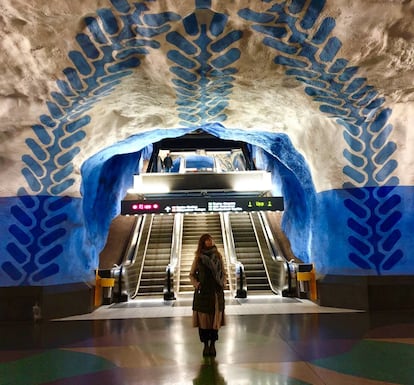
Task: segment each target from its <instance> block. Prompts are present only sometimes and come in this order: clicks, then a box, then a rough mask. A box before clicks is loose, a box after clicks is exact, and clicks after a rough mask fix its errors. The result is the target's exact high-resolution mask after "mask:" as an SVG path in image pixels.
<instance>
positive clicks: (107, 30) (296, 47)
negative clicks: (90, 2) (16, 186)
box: [1, 0, 403, 285]
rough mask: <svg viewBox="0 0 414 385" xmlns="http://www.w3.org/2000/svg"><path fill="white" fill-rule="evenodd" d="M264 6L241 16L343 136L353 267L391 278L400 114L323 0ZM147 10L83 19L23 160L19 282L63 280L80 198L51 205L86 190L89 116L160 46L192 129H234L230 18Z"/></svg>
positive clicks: (204, 5)
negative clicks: (83, 161)
mask: <svg viewBox="0 0 414 385" xmlns="http://www.w3.org/2000/svg"><path fill="white" fill-rule="evenodd" d="M264 2H265V3H267V4H268V5H269V6H268V10H267V11H266V12H261V13H258V12H256V11H254V9H252V8H245V9H241V10H239V12H238V16H239V17H240V18H241V19H243V20H245V21H248V22H249V23H250V24H251V29H252V31H253V32H254V33H256V34H261V35H263V36H264V37H263V40H262V44H263V45H264V46H266V47H267V48H268V49H269V50H272V51H274V52H275V56H274V59H273V61H274V63H275V64H276V65H277V66H282V67H283V68H284V69H285V74H286V76H291V77H294V78H295V79H297V80H298V81H300V82H301V83H302V84H303V86H304V92H305V93H306V94H307V95H308V96H309V97H311V98H312V99H313V100H314V101H315V102H317V103H319V109H320V111H321V112H323V113H325V114H327V115H328V116H330V117H332V118H333V119H336V120H337V122H338V123H339V124H340V125H342V126H343V127H344V132H343V135H344V139H345V142H346V144H347V146H348V147H347V148H345V149H344V151H343V155H344V158H345V159H346V161H347V162H348V164H347V165H346V166H345V167H344V169H343V173H344V175H345V176H346V177H347V178H348V181H347V182H346V183H344V185H343V188H344V189H345V190H346V191H348V193H349V197H348V199H346V200H345V201H344V205H345V208H346V209H347V210H348V212H349V213H350V217H349V219H348V223H347V225H348V227H349V229H350V231H351V232H353V235H351V236H349V238H348V242H349V244H350V246H351V247H352V248H353V249H354V251H353V252H351V253H350V254H349V259H350V261H351V262H352V263H354V264H355V265H356V266H358V267H359V268H360V269H363V270H370V269H372V267H374V268H375V270H376V273H377V274H382V272H383V271H389V270H392V268H393V267H394V266H395V265H396V264H397V263H398V262H399V261H400V260H401V259H402V258H403V252H402V251H401V250H400V249H399V248H398V241H399V239H400V238H401V232H400V231H399V230H398V223H399V220H400V219H401V217H402V214H401V210H400V208H399V207H400V205H401V197H400V196H399V195H397V194H396V193H393V189H392V188H390V187H386V185H398V183H399V181H398V178H397V177H396V176H395V175H394V172H395V170H396V169H397V166H398V163H397V161H396V160H395V159H393V155H394V153H395V151H396V144H395V143H394V142H392V141H391V140H390V138H389V137H390V134H391V132H392V126H391V125H389V124H388V123H387V121H388V118H389V116H390V114H391V111H390V110H389V109H386V108H384V107H383V105H384V103H385V100H384V98H383V97H381V96H380V95H378V92H377V91H376V90H375V89H374V88H373V87H372V86H370V85H368V84H367V82H366V79H364V78H361V77H358V76H357V72H358V68H357V67H353V66H350V65H349V63H348V61H347V60H346V59H343V58H339V57H338V53H339V52H340V48H341V42H340V40H339V39H338V38H336V37H335V36H332V33H333V31H334V28H335V20H334V19H333V18H330V17H326V18H323V17H322V13H323V9H324V6H325V1H324V0H307V1H305V0H292V1H289V2H287V1H270V0H266V1H264ZM147 3H148V4H150V3H151V1H142V2H136V3H130V2H129V1H127V0H111V7H109V8H101V9H98V10H97V12H96V16H88V17H86V18H85V19H84V21H85V28H86V30H85V31H84V32H83V33H79V34H78V35H77V36H76V41H77V44H78V45H79V50H73V51H70V52H69V53H68V57H69V59H70V60H71V61H72V63H73V66H72V67H68V68H65V69H64V70H63V76H62V78H61V79H59V80H58V81H57V86H58V88H59V92H52V93H51V95H50V96H51V98H50V100H49V101H48V102H47V107H48V110H49V115H42V116H40V117H39V121H40V122H39V124H36V125H34V126H33V132H34V134H35V137H34V138H29V139H27V140H26V144H27V147H28V148H29V149H30V153H28V154H25V155H23V157H22V160H23V162H24V163H25V167H24V168H23V169H22V173H23V175H24V177H25V179H26V181H27V189H26V188H21V189H20V190H19V191H18V196H19V197H20V203H19V204H17V205H15V206H13V207H11V209H10V213H11V217H12V218H14V221H15V223H14V224H12V225H11V226H10V227H9V232H10V234H11V235H12V237H13V239H14V241H13V242H10V243H9V244H8V245H7V251H8V253H9V255H10V259H9V260H8V261H6V262H4V263H3V264H2V265H1V268H2V270H3V271H4V272H5V273H6V274H7V275H8V276H9V277H10V278H11V279H13V280H14V281H15V282H17V283H18V284H20V285H23V284H28V283H36V282H41V281H42V280H43V279H45V278H47V277H50V276H52V275H55V274H58V273H59V264H58V263H57V262H56V261H57V260H58V258H59V255H60V254H61V253H62V252H63V245H64V242H65V237H67V236H68V234H67V233H66V230H65V228H64V222H65V220H66V216H65V213H64V209H65V207H66V206H67V204H69V202H70V201H71V199H72V198H69V197H64V198H62V197H60V198H56V199H55V198H53V199H52V201H50V199H47V198H46V196H51V197H55V196H62V195H64V194H65V191H67V190H68V189H69V188H70V187H71V186H72V185H73V184H74V183H75V180H74V178H73V176H72V174H73V160H74V159H75V157H76V156H77V155H78V154H79V152H80V149H81V145H82V142H83V141H84V140H86V132H85V130H84V128H85V126H87V125H88V124H89V123H90V116H88V115H87V113H88V111H89V110H90V109H91V108H92V107H93V106H94V105H95V104H96V103H97V102H98V101H99V100H101V99H102V98H103V97H105V96H107V95H109V94H111V92H112V91H113V90H114V89H115V88H116V87H117V86H118V85H119V84H120V83H121V82H122V81H123V79H125V78H126V77H128V76H129V75H131V74H132V73H133V71H134V70H135V69H136V68H138V67H139V66H140V64H141V60H142V58H143V57H144V56H145V55H148V54H150V53H151V51H152V50H157V49H159V48H160V42H159V39H165V40H164V41H163V42H164V43H165V44H169V45H170V47H171V49H169V51H168V53H167V55H168V59H169V60H170V62H171V66H170V71H171V73H172V75H173V79H172V83H173V86H174V87H175V91H176V98H177V100H176V103H177V112H178V114H179V117H180V119H181V123H182V124H183V125H184V126H188V127H191V126H201V125H203V124H206V123H209V122H224V121H225V120H226V114H225V109H226V107H227V106H228V101H229V98H230V97H231V92H232V87H233V85H232V83H233V81H234V78H233V75H234V74H236V73H237V66H236V63H237V61H238V60H239V59H240V57H241V56H242V54H243V53H242V52H241V51H240V50H239V49H238V48H236V47H234V46H233V45H234V43H236V42H237V41H239V40H240V39H241V38H242V35H243V34H242V31H238V30H233V31H226V26H227V21H228V20H227V16H226V15H224V14H220V13H216V12H214V11H213V10H212V9H211V1H205V0H204V1H201V0H196V1H195V9H196V10H197V11H198V13H197V12H194V13H192V14H190V15H187V16H185V17H184V18H183V17H182V16H181V15H178V14H176V13H173V12H164V13H157V14H152V13H151V12H150V7H148V6H147ZM200 10H202V11H203V12H208V13H209V14H210V16H211V18H210V20H211V22H210V24H209V25H206V24H203V23H202V22H201V21H200V20H198V16H197V15H198V14H199V12H200ZM174 23H182V26H183V28H184V30H185V31H186V35H185V36H183V35H182V34H180V33H179V32H177V29H175V28H174V29H173V28H172V26H173V25H174ZM196 100H197V101H196ZM34 194H35V195H34Z"/></svg>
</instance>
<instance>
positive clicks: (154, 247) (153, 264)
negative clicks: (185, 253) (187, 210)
mask: <svg viewBox="0 0 414 385" xmlns="http://www.w3.org/2000/svg"><path fill="white" fill-rule="evenodd" d="M173 224H174V216H173V215H155V216H154V217H153V221H152V226H151V234H150V236H149V238H148V243H147V247H146V252H145V256H144V259H143V266H142V272H141V276H140V280H139V288H138V295H139V296H141V295H161V294H162V293H163V290H164V284H165V269H166V266H167V265H168V264H169V262H170V256H171V243H172V233H173Z"/></svg>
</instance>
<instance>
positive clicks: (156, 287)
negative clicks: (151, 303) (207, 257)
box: [119, 213, 290, 298]
mask: <svg viewBox="0 0 414 385" xmlns="http://www.w3.org/2000/svg"><path fill="white" fill-rule="evenodd" d="M226 216H227V218H228V221H227V222H226V221H224V219H223V218H224V217H226ZM181 218H182V219H181V220H180V221H177V219H178V218H176V216H174V215H155V214H151V215H142V216H140V217H139V220H137V223H136V225H135V231H134V234H133V236H132V237H131V240H130V246H129V248H128V251H127V253H126V256H125V259H124V263H123V265H122V267H121V269H123V270H124V272H125V275H126V276H127V279H126V281H127V283H125V286H124V287H127V291H128V297H129V298H135V297H137V296H149V295H154V296H162V295H163V293H164V294H165V291H164V290H165V284H166V282H167V280H166V268H167V266H169V265H171V262H172V260H174V258H172V257H173V254H174V256H178V257H177V258H176V260H177V261H178V262H177V263H178V264H177V265H175V266H176V268H175V272H174V273H173V275H174V283H173V286H174V288H173V290H174V292H175V293H185V292H192V291H193V287H192V285H191V282H190V280H189V277H188V276H189V272H190V268H191V264H192V262H193V260H194V256H195V251H196V249H197V243H198V240H199V238H200V236H201V235H202V234H204V233H209V234H211V236H212V237H213V239H214V240H215V242H216V245H217V247H218V249H219V250H220V251H221V252H222V254H223V257H224V259H225V260H224V262H225V266H226V270H227V273H228V274H227V276H228V282H227V284H226V287H225V289H226V290H230V288H231V290H235V288H239V286H238V285H237V282H236V281H237V279H239V278H237V273H236V268H235V262H236V263H241V264H242V265H243V275H244V279H245V282H246V283H247V290H248V292H249V293H250V294H252V293H253V294H254V293H255V292H258V293H271V292H273V293H276V294H282V295H285V294H286V293H288V292H289V290H290V287H288V286H289V285H290V281H289V277H288V276H287V275H288V271H287V270H288V268H287V262H286V260H285V259H284V258H282V256H281V255H282V254H281V251H280V250H276V251H275V249H277V246H276V247H275V246H274V245H272V244H271V243H272V242H275V240H274V239H272V238H273V237H272V236H271V233H272V230H271V229H266V227H269V226H268V224H267V223H266V218H264V217H263V216H262V214H261V213H229V214H219V213H217V214H186V215H184V216H182V217H181ZM174 221H175V225H174ZM224 223H228V225H225V224H224ZM174 226H175V227H176V229H175V230H174ZM176 230H180V231H178V232H177V231H176ZM177 234H178V235H177ZM224 238H225V239H224ZM229 238H231V241H229ZM176 245H177V247H176ZM123 248H125V246H123ZM119 292H121V289H119Z"/></svg>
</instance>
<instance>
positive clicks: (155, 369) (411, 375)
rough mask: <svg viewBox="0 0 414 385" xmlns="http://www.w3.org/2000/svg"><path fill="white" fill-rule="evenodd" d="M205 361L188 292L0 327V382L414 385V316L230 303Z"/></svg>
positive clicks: (293, 302) (289, 301)
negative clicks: (193, 324)
mask: <svg viewBox="0 0 414 385" xmlns="http://www.w3.org/2000/svg"><path fill="white" fill-rule="evenodd" d="M226 313H227V316H226V320H227V324H226V326H224V327H223V328H222V329H221V330H220V333H219V341H218V343H217V356H216V357H215V358H210V357H208V358H203V357H202V345H201V343H200V342H199V340H198V334H197V330H196V329H194V328H192V327H191V317H190V315H191V298H190V297H186V296H183V297H180V298H178V299H177V300H176V301H172V302H164V301H162V300H159V299H145V300H138V301H129V302H127V303H123V304H112V305H108V306H103V307H101V308H99V309H97V310H96V311H95V312H94V313H91V314H87V315H80V316H76V317H69V318H65V319H59V320H51V321H40V322H32V323H28V322H21V323H19V322H15V323H5V322H4V323H0V385H6V384H7V385H40V384H43V385H44V384H47V385H98V384H99V385H132V384H145V385H167V384H177V385H187V384H193V385H195V384H196V385H201V384H205V385H214V384H227V385H247V384H249V385H250V384H254V385H265V384H266V385H270V384H272V385H273V384H283V385H304V384H314V385H327V384H329V385H374V384H376V385H379V384H407V385H411V384H414V313H412V312H389V313H367V312H360V311H350V310H343V309H332V308H322V307H319V306H317V305H315V304H314V303H312V302H310V301H306V300H300V299H295V298H281V297H277V296H251V297H249V298H248V299H247V300H236V299H234V298H227V299H226Z"/></svg>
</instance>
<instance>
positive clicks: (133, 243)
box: [123, 216, 143, 265]
mask: <svg viewBox="0 0 414 385" xmlns="http://www.w3.org/2000/svg"><path fill="white" fill-rule="evenodd" d="M142 225H143V219H142V216H139V217H138V216H137V217H136V221H135V224H134V228H133V230H132V236H131V237H130V239H129V242H128V246H127V250H126V252H125V256H124V258H123V261H124V262H123V263H124V264H127V265H128V264H133V263H134V262H135V261H134V258H135V257H136V253H135V249H136V248H137V247H138V245H139V242H140V238H141V227H142Z"/></svg>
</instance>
